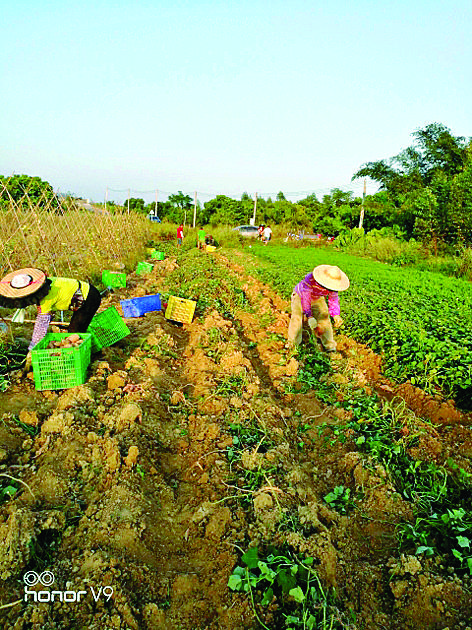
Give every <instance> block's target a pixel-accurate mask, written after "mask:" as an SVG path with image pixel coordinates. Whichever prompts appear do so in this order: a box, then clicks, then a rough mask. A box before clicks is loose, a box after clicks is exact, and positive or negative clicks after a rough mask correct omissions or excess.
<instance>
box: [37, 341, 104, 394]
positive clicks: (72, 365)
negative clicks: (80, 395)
mask: <svg viewBox="0 0 472 630" xmlns="http://www.w3.org/2000/svg"><path fill="white" fill-rule="evenodd" d="M70 334H71V333H48V334H47V335H46V336H45V337H44V338H43V339H41V341H40V342H39V343H37V344H36V345H35V347H34V348H33V349H32V351H31V358H32V365H33V376H34V386H35V388H36V389H37V390H44V389H67V388H69V387H75V386H76V385H83V384H84V383H85V380H86V376H87V367H88V365H89V363H90V349H91V344H92V335H91V334H89V333H78V334H79V336H80V338H81V339H83V340H84V341H83V342H82V344H81V345H80V346H78V347H76V348H54V349H49V348H48V347H47V346H48V344H49V342H50V341H60V340H61V339H65V338H66V337H69V336H70Z"/></svg>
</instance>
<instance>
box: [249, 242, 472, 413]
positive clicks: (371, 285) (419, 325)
mask: <svg viewBox="0 0 472 630" xmlns="http://www.w3.org/2000/svg"><path fill="white" fill-rule="evenodd" d="M252 251H253V253H254V254H255V255H256V256H258V257H259V259H260V260H261V261H263V264H262V265H260V266H259V269H258V270H257V273H258V274H259V276H260V277H261V278H263V279H264V280H265V281H268V282H270V283H271V284H272V285H273V286H274V287H275V288H276V289H278V290H279V291H280V292H281V293H282V294H283V295H284V296H285V297H289V296H290V293H291V291H292V288H293V287H294V286H295V284H297V283H298V282H299V281H300V280H301V278H302V277H303V276H304V275H306V274H307V273H308V272H309V271H310V270H312V269H313V268H314V267H315V266H316V265H319V264H332V265H337V266H339V267H340V268H341V269H343V271H345V272H346V273H347V274H348V276H349V278H350V280H351V286H350V288H349V289H348V291H346V292H344V293H342V294H341V295H340V303H341V315H342V316H343V319H344V321H345V324H344V330H345V331H346V333H347V334H348V335H350V336H351V337H353V338H354V339H356V340H357V341H361V342H365V343H367V344H368V345H369V346H370V347H371V348H372V349H373V350H374V351H376V352H379V353H380V354H382V356H383V359H384V365H385V372H386V374H387V376H389V377H390V378H392V379H393V380H395V381H398V382H403V381H406V380H408V379H409V380H411V382H412V383H413V384H416V385H418V386H419V387H421V388H423V389H425V390H426V391H428V392H430V393H432V392H435V391H437V390H438V389H439V388H440V389H441V390H442V391H443V393H444V395H445V396H447V397H453V398H455V400H456V401H457V403H458V404H459V405H460V406H462V407H465V408H470V406H471V399H472V286H471V284H470V282H468V281H466V280H461V279H454V278H448V277H445V276H443V275H441V274H439V273H432V272H426V271H418V270H415V269H412V268H408V269H406V268H405V269H402V268H397V267H391V266H389V265H386V264H384V263H379V262H376V261H372V260H367V259H362V258H357V257H355V256H350V255H348V254H343V253H340V252H338V251H335V250H334V249H330V248H329V247H327V248H316V249H315V248H313V249H312V248H293V247H288V246H271V247H255V248H252Z"/></svg>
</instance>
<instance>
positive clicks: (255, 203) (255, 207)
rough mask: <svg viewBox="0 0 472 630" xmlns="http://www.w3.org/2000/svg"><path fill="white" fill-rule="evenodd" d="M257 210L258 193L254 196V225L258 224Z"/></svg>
mask: <svg viewBox="0 0 472 630" xmlns="http://www.w3.org/2000/svg"><path fill="white" fill-rule="evenodd" d="M256 211H257V193H256V196H255V197H254V215H253V217H252V225H256Z"/></svg>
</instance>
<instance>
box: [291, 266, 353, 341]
mask: <svg viewBox="0 0 472 630" xmlns="http://www.w3.org/2000/svg"><path fill="white" fill-rule="evenodd" d="M347 288H349V278H348V277H347V275H346V274H345V273H344V272H343V271H341V269H339V267H334V266H332V265H318V267H315V268H314V270H313V272H311V273H309V274H308V275H306V276H305V277H304V278H303V280H302V281H301V282H299V283H298V284H297V286H296V287H295V288H294V289H293V293H292V315H291V317H290V323H289V326H288V343H287V346H286V347H287V348H293V347H294V346H299V345H300V343H301V341H302V326H303V316H304V315H305V317H306V318H307V320H308V326H309V327H310V329H311V330H312V332H313V333H314V334H315V335H316V336H317V337H319V339H320V341H321V343H322V345H323V348H324V349H325V350H326V352H336V342H335V340H334V334H333V328H332V326H331V320H330V316H331V317H332V318H333V321H334V326H335V328H339V327H340V326H342V324H343V320H342V318H341V311H340V307H339V297H338V292H339V291H345V290H346V289H347ZM325 298H328V306H326V300H325Z"/></svg>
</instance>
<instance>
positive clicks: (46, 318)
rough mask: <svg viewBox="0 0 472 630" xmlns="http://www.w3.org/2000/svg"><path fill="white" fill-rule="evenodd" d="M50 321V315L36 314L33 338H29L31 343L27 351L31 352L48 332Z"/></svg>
mask: <svg viewBox="0 0 472 630" xmlns="http://www.w3.org/2000/svg"><path fill="white" fill-rule="evenodd" d="M51 319H52V315H51V313H41V311H40V312H39V313H38V316H37V318H36V322H35V324H34V329H33V336H32V338H31V343H30V345H29V346H28V351H31V350H32V349H33V348H34V347H35V345H36V344H37V343H39V342H40V341H41V339H43V338H44V336H45V335H46V333H47V331H48V326H49V323H50V321H51Z"/></svg>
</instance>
